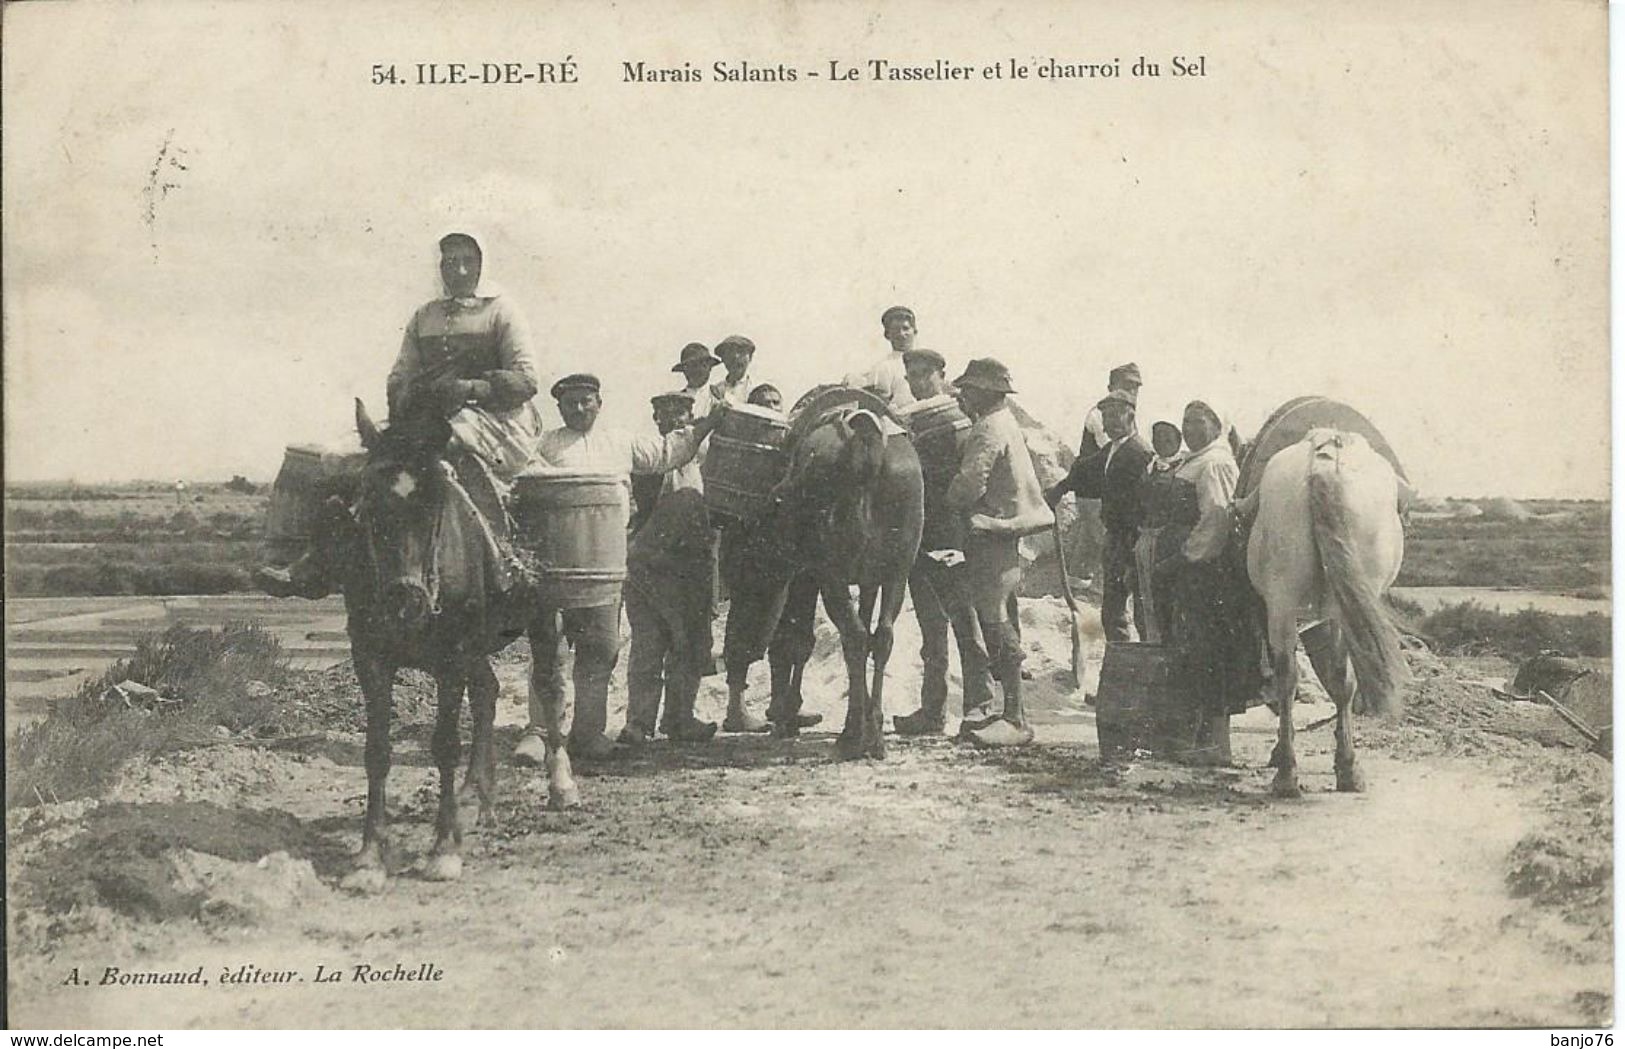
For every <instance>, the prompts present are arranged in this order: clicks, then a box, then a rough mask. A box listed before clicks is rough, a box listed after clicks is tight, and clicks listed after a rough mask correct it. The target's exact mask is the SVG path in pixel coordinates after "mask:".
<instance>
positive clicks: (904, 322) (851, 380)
mask: <svg viewBox="0 0 1625 1049" xmlns="http://www.w3.org/2000/svg"><path fill="white" fill-rule="evenodd" d="M880 328H881V331H883V332H884V333H885V335H886V341H887V342H889V343H891V350H890V352H888V353H887V354H886V356H884V357H882V358H880V360H878V361H876V362H874V363H873V364H871V365H870V366H869V367H868V368H866V369H864V370H863V371H859V372H853V373H852V374H850V375H848V376H847V377H846V380H845V382H846V385H848V386H856V387H859V388H860V389H869V390H873V391H875V392H876V393H878V394H879V395H880V396H882V397H884V398H885V399H886V400H887V401H888V402H890V403H891V406H892V407H893V408H902V407H904V406H905V405H909V404H913V403H914V394H912V393H910V392H909V388H908V375H907V373H906V369H905V368H904V367H903V354H905V353H907V352H908V351H909V350H912V349H914V336H915V334H916V332H917V326H916V323H915V319H914V311H913V310H911V309H909V308H908V307H907V306H893V307H891V308H890V309H888V310H887V311H886V312H885V313H882V314H881V315H880Z"/></svg>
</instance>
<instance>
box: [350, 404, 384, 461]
mask: <svg viewBox="0 0 1625 1049" xmlns="http://www.w3.org/2000/svg"><path fill="white" fill-rule="evenodd" d="M355 432H356V433H358V434H360V435H361V447H363V448H365V449H367V450H368V451H371V450H372V447H373V445H375V444H377V443H378V437H379V433H378V427H377V425H375V424H374V423H373V421H372V416H370V415H368V414H367V406H366V405H365V404H362V403H361V398H359V397H357V398H356V399H355Z"/></svg>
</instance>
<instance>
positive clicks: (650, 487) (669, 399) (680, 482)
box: [630, 390, 705, 532]
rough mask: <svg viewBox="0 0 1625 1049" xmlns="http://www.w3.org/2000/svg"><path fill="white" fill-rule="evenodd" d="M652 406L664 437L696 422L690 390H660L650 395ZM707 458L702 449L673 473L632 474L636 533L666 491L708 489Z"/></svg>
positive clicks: (659, 432) (634, 528)
mask: <svg viewBox="0 0 1625 1049" xmlns="http://www.w3.org/2000/svg"><path fill="white" fill-rule="evenodd" d="M649 406H650V407H651V408H652V409H653V410H654V423H655V432H656V433H658V434H660V436H662V437H664V436H666V434H668V433H671V432H672V431H674V430H681V429H682V428H683V427H685V426H692V425H693V424H694V398H693V397H692V396H690V394H689V393H688V391H687V390H683V391H681V392H677V393H657V394H655V395H654V396H653V397H651V398H649ZM704 458H705V450H704V448H701V449H700V451H699V452H698V453H697V454H696V455H695V457H694V458H693V459H692V460H690V461H689V462H687V463H684V464H683V465H682V466H679V467H678V468H677V469H675V470H673V471H671V472H670V473H666V474H633V475H632V523H631V525H630V528H631V530H632V531H633V532H636V531H637V530H638V529H639V528H641V527H643V522H645V521H647V520H648V519H649V515H650V514H651V513H653V512H654V508H655V504H656V503H658V502H659V501H660V497H661V496H662V495H664V494H665V493H667V492H673V491H676V490H678V489H681V488H692V489H694V490H695V491H704V490H705V482H704V481H703V479H702V478H701V476H700V463H701V462H702V461H703V460H704Z"/></svg>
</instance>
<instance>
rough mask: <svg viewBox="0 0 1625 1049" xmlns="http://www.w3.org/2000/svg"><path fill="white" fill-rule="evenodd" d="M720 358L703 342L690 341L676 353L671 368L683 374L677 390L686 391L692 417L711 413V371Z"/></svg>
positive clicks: (720, 361) (719, 361) (719, 362)
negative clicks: (690, 403)
mask: <svg viewBox="0 0 1625 1049" xmlns="http://www.w3.org/2000/svg"><path fill="white" fill-rule="evenodd" d="M721 363H722V359H721V358H720V357H718V356H716V354H714V353H712V352H711V351H710V350H708V349H706V348H705V344H704V343H699V342H691V343H689V344H688V345H687V346H684V347H683V349H682V352H681V353H679V354H678V355H677V363H676V364H674V365H672V366H671V370H672V371H674V372H678V373H680V374H681V375H682V376H683V387H682V389H681V390H680V391H679V392H681V393H686V394H688V396H689V399H690V400H691V401H692V402H693V412H694V417H695V418H696V419H698V418H699V417H700V416H702V415H709V414H710V413H711V372H712V370H713V369H715V368H716V366H717V365H719V364H721Z"/></svg>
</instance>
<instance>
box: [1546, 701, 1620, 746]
mask: <svg viewBox="0 0 1625 1049" xmlns="http://www.w3.org/2000/svg"><path fill="white" fill-rule="evenodd" d="M1535 695H1536V696H1537V697H1539V698H1540V700H1541V702H1543V703H1545V704H1546V705H1547V706H1549V707H1551V708H1552V709H1553V710H1555V711H1557V716H1558V717H1560V718H1562V719H1563V720H1564V721H1566V722H1568V723H1569V727H1570V728H1572V729H1574V731H1576V732H1578V733H1579V734H1580V735H1582V736H1584V737H1585V741H1586V742H1587V743H1589V744H1591V749H1592V750H1594V751H1596V752H1597V753H1599V754H1601V755H1602V756H1603V757H1605V758H1608V759H1609V760H1610V761H1612V760H1613V756H1614V746H1613V742H1614V741H1613V732H1612V730H1611V727H1610V729H1605V730H1604V731H1602V732H1599V731H1597V730H1596V729H1594V728H1592V727H1591V726H1590V725H1589V724H1587V723H1586V722H1585V720H1584V719H1583V718H1581V717H1580V716H1579V715H1578V714H1576V713H1575V712H1574V711H1572V710H1570V709H1569V708H1568V707H1565V706H1564V705H1563V704H1561V703H1559V702H1558V701H1557V700H1555V699H1553V698H1552V697H1551V695H1550V694H1549V693H1547V692H1546V691H1545V690H1543V689H1538V688H1537V689H1535Z"/></svg>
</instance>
